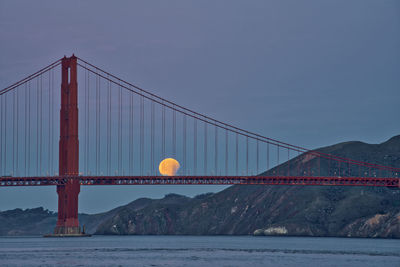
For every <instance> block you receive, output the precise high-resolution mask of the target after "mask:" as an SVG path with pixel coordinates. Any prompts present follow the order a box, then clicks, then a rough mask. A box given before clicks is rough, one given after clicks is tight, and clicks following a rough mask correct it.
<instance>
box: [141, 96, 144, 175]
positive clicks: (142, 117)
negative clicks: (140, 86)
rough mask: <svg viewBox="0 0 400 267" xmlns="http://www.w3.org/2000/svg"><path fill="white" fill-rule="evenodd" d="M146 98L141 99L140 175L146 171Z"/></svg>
mask: <svg viewBox="0 0 400 267" xmlns="http://www.w3.org/2000/svg"><path fill="white" fill-rule="evenodd" d="M143 113H144V97H143V96H141V97H140V175H141V176H143V170H144V114H143Z"/></svg>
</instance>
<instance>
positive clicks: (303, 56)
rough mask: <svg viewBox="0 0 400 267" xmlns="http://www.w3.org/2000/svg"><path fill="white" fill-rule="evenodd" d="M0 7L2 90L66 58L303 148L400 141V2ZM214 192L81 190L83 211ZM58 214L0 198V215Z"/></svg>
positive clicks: (40, 193) (27, 192)
mask: <svg viewBox="0 0 400 267" xmlns="http://www.w3.org/2000/svg"><path fill="white" fill-rule="evenodd" d="M115 2H116V1H4V0H3V1H1V2H0V59H1V60H0V88H4V87H6V86H7V85H9V84H11V83H13V82H15V81H17V80H19V79H21V78H22V77H25V76H27V75H29V74H30V73H33V72H35V71H37V70H38V69H39V68H41V67H43V66H45V65H47V64H49V63H50V62H53V61H54V60H55V59H58V58H61V57H62V56H64V55H67V56H69V55H71V54H72V53H75V54H76V55H78V56H79V57H81V58H83V59H86V60H88V61H90V62H92V63H94V64H96V65H98V66H100V67H102V68H103V69H105V70H109V71H111V72H112V73H115V74H117V75H118V76H120V77H122V78H124V79H125V80H127V81H130V82H133V83H135V84H137V85H140V86H142V87H143V88H147V89H148V90H149V91H151V92H153V93H156V94H158V95H160V96H162V97H165V98H168V99H170V100H172V101H175V102H177V103H179V104H182V105H184V106H187V107H190V108H192V109H194V110H196V111H200V112H202V113H206V114H208V115H210V116H212V117H215V118H217V119H220V120H222V121H226V122H229V123H232V124H234V125H237V126H239V127H242V128H246V129H248V130H251V131H254V132H257V133H260V134H262V135H265V136H268V137H271V138H275V139H279V140H282V141H285V142H288V143H291V144H296V145H300V146H304V147H307V148H317V147H321V146H325V145H331V144H334V143H338V142H342V141H351V140H360V141H364V142H368V143H380V142H383V141H385V140H387V139H388V138H390V137H392V136H394V135H397V134H400V123H399V119H398V117H399V114H400V105H399V100H400V49H399V48H400V1H397V0H393V1H390V0H384V1H381V0H374V1H370V0H358V1H356V0H351V1H349V0H343V1H339V0H337V1H321V0H315V1H299V0H293V1H233V0H229V1H228V0H227V1H215V0H213V1H205V0H202V1H187V0H182V1H172V0H169V1H118V3H115ZM221 189H222V187H217V186H201V187H194V186H181V187H173V186H164V187H162V186H159V187H156V186H147V187H133V186H132V187H102V188H99V187H90V188H85V187H82V189H81V194H80V211H81V212H89V213H93V212H99V211H105V210H108V209H111V208H113V207H115V206H117V205H121V204H126V203H128V202H130V201H132V200H134V199H136V198H138V197H144V196H146V197H162V196H163V195H164V194H166V193H169V192H176V193H181V194H186V195H190V196H192V195H196V194H199V193H202V192H208V191H218V190H221ZM37 206H43V207H45V208H49V209H51V210H56V207H57V195H56V192H55V188H53V187H49V188H23V187H20V188H1V189H0V210H6V209H11V208H17V207H20V208H27V207H37Z"/></svg>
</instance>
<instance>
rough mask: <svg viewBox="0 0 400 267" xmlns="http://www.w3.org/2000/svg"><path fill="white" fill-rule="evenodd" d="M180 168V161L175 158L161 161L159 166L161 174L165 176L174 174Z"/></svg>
mask: <svg viewBox="0 0 400 267" xmlns="http://www.w3.org/2000/svg"><path fill="white" fill-rule="evenodd" d="M179 168H180V165H179V162H178V161H177V160H176V159H173V158H166V159H164V160H163V161H161V162H160V165H159V166H158V170H159V171H160V174H161V175H164V176H174V175H175V174H176V172H177V171H178V170H179Z"/></svg>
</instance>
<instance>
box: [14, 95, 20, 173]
mask: <svg viewBox="0 0 400 267" xmlns="http://www.w3.org/2000/svg"><path fill="white" fill-rule="evenodd" d="M16 94H17V103H16V104H17V106H16V113H17V114H16V115H15V116H16V118H17V121H16V140H17V144H16V151H15V154H16V158H17V159H16V162H15V174H16V176H18V170H19V166H18V163H19V155H18V151H19V144H18V139H19V130H18V128H19V127H18V124H19V103H18V102H19V88H17V92H16Z"/></svg>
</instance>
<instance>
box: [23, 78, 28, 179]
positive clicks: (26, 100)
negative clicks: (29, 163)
mask: <svg viewBox="0 0 400 267" xmlns="http://www.w3.org/2000/svg"><path fill="white" fill-rule="evenodd" d="M27 88H28V84H27V83H25V95H24V98H25V105H24V107H25V108H24V112H25V116H24V117H25V118H24V133H25V134H24V173H25V176H28V174H27V171H26V170H27V169H26V156H27V153H26V152H27V147H26V146H27V141H26V139H27V136H28V133H27V125H28V123H27V122H28V89H27Z"/></svg>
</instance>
